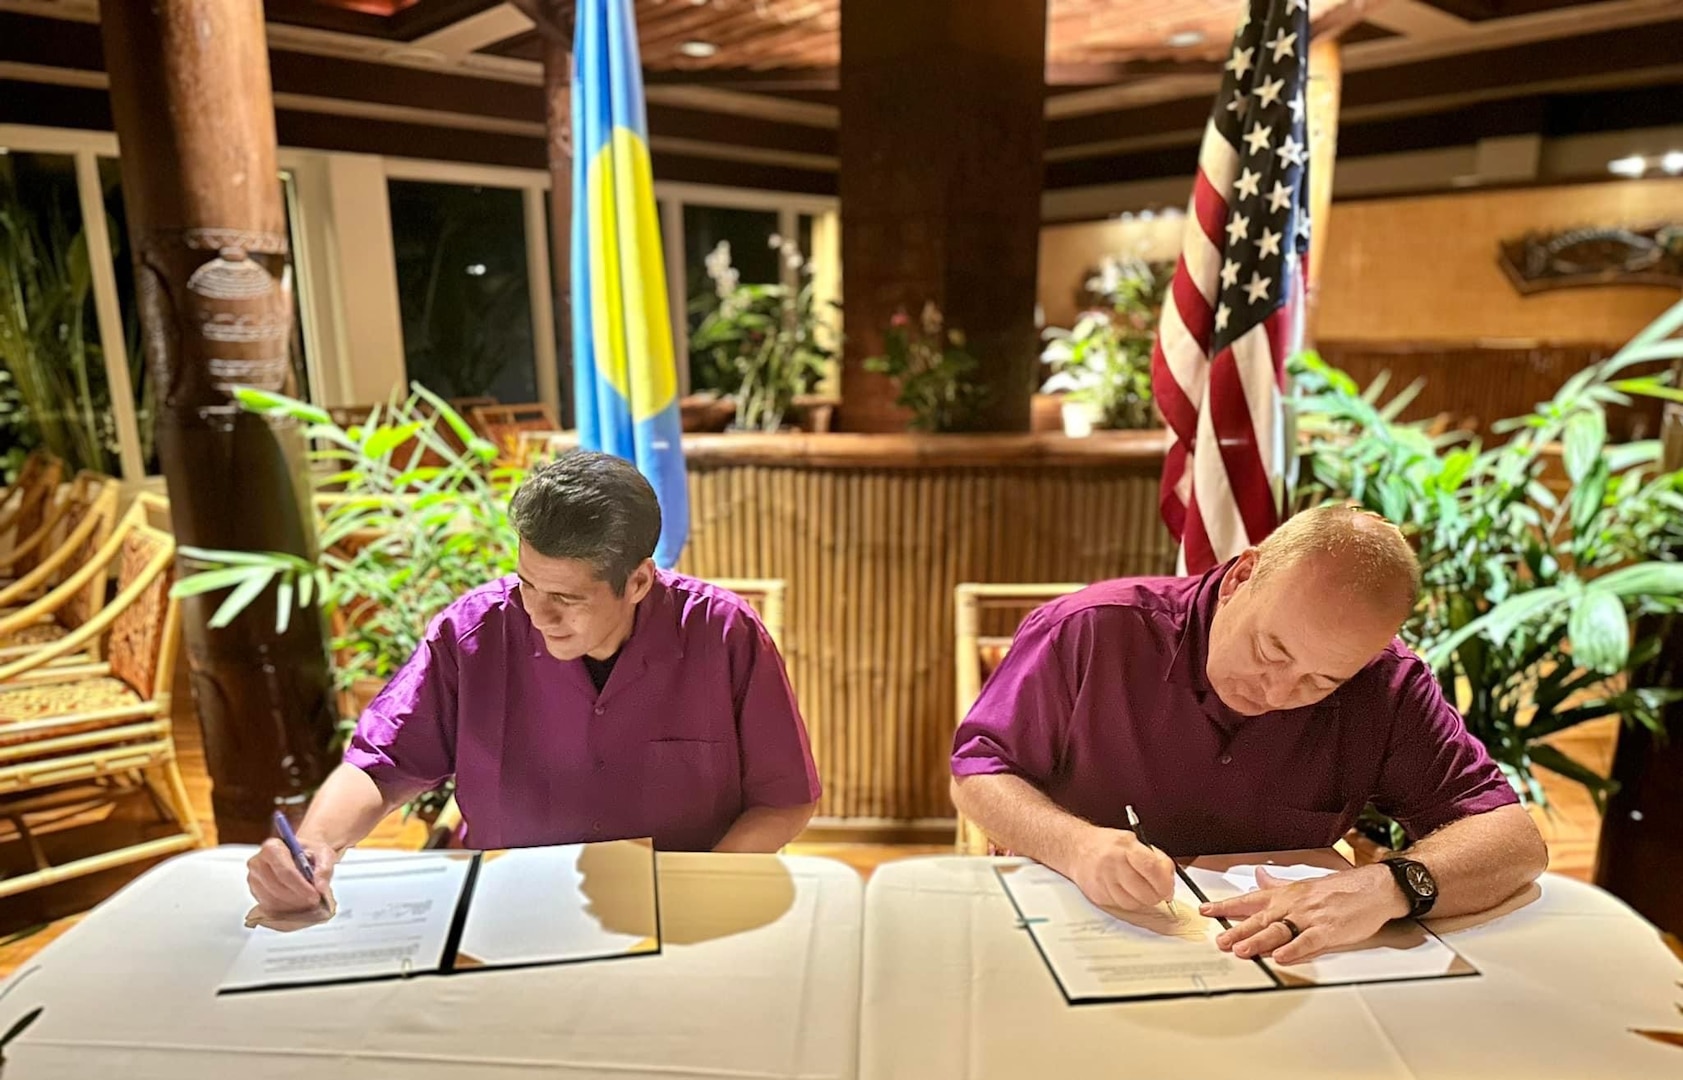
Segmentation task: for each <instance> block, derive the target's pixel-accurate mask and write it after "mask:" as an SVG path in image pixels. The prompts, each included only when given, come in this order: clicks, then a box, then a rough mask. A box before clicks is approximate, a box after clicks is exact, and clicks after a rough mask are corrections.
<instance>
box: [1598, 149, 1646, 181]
mask: <svg viewBox="0 0 1683 1080" xmlns="http://www.w3.org/2000/svg"><path fill="white" fill-rule="evenodd" d="M1647 168H1648V163H1647V162H1646V161H1644V160H1643V159H1642V157H1641V155H1639V154H1632V155H1631V156H1630V157H1622V158H1614V159H1613V160H1612V161H1609V162H1608V163H1607V171H1608V172H1610V173H1612V174H1613V175H1614V176H1631V177H1636V176H1641V175H1642V174H1643V172H1645V171H1646V170H1647Z"/></svg>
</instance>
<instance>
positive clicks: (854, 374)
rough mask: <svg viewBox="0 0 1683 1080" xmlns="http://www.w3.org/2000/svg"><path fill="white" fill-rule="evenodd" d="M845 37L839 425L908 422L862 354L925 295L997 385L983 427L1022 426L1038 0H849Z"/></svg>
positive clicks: (1040, 93)
mask: <svg viewBox="0 0 1683 1080" xmlns="http://www.w3.org/2000/svg"><path fill="white" fill-rule="evenodd" d="M841 38H842V52H841V198H842V275H843V289H842V296H843V304H844V309H843V313H844V316H845V321H846V323H847V339H846V342H845V344H844V347H843V357H842V362H843V370H842V415H841V420H842V424H843V425H844V427H846V428H847V429H849V430H853V431H885V430H899V429H901V428H903V427H904V426H905V417H904V416H903V415H902V414H901V413H900V412H899V410H897V409H896V408H895V407H894V405H893V398H894V391H893V388H892V386H891V385H890V384H889V383H888V381H887V380H886V379H885V378H883V377H881V376H877V375H872V374H870V373H868V372H866V371H865V370H864V368H863V362H864V360H865V359H866V358H867V357H870V356H874V355H879V354H881V352H882V350H883V331H884V330H885V329H886V328H887V326H888V323H889V320H890V319H891V318H892V317H893V316H894V314H895V312H896V311H897V310H900V309H904V310H905V311H906V312H907V313H908V314H910V315H911V316H912V318H914V319H916V318H917V315H918V313H919V311H920V310H921V309H922V307H923V305H924V303H925V302H926V301H934V303H935V304H936V305H937V306H938V307H940V309H941V310H942V312H943V313H944V314H945V315H946V320H947V325H948V326H949V327H955V328H958V329H961V330H963V331H964V333H965V335H966V337H967V339H968V343H969V350H970V352H971V353H972V354H973V355H975V356H976V358H977V359H978V360H979V361H980V362H981V371H980V378H981V379H982V380H983V381H985V382H986V383H987V384H988V386H989V388H990V389H991V391H992V394H991V401H990V403H989V406H988V408H987V410H986V412H985V415H984V416H983V418H982V423H981V425H980V429H981V430H991V431H1027V430H1028V427H1029V399H1030V397H1031V395H1032V394H1033V392H1034V384H1035V375H1036V373H1037V371H1038V356H1039V347H1038V346H1039V341H1038V338H1037V335H1036V333H1035V328H1034V302H1035V278H1036V272H1037V264H1038V259H1039V243H1040V191H1041V180H1042V173H1043V168H1044V163H1043V160H1042V159H1043V149H1044V142H1045V119H1044V94H1045V90H1044V86H1045V67H1046V59H1045V43H1046V0H916V2H915V3H908V2H907V0H847V3H846V4H844V5H843V7H842V25H841Z"/></svg>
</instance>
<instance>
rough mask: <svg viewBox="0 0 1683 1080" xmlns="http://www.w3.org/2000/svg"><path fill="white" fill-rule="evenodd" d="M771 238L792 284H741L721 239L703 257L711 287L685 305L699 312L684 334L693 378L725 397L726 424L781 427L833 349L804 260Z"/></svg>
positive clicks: (746, 428) (753, 428)
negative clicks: (729, 405)
mask: <svg viewBox="0 0 1683 1080" xmlns="http://www.w3.org/2000/svg"><path fill="white" fill-rule="evenodd" d="M771 242H772V245H773V246H774V247H776V248H778V251H779V255H780V257H781V258H782V259H783V260H784V261H785V262H786V263H788V265H789V268H790V269H792V270H793V271H795V273H796V275H797V277H798V280H799V285H798V287H796V288H793V289H791V288H789V287H788V286H785V285H744V284H742V281H741V275H740V274H739V273H738V272H737V270H736V269H735V267H733V266H732V265H731V251H730V244H729V243H728V242H724V241H721V242H720V243H719V245H718V246H717V247H716V248H714V249H713V251H712V253H711V254H709V255H708V256H707V259H706V265H707V275H708V277H709V278H711V279H712V281H713V292H712V294H711V295H703V296H700V297H698V298H697V299H696V300H695V301H693V302H692V303H691V305H690V311H691V313H692V314H698V315H700V316H701V322H700V324H699V325H698V326H697V327H696V330H695V331H694V333H692V334H691V335H690V366H691V372H692V374H693V376H694V380H695V383H696V385H697V386H698V387H700V388H703V389H705V390H711V391H713V392H714V393H716V394H720V395H723V396H725V397H728V398H729V399H731V401H732V402H733V403H734V405H735V410H734V413H735V416H734V421H733V422H732V425H731V426H732V427H733V428H735V429H737V430H742V431H768V432H769V431H777V430H779V429H781V428H782V427H783V426H784V423H785V421H786V420H787V419H788V418H789V417H790V413H791V409H792V408H793V406H794V404H795V399H796V398H797V397H799V396H801V395H804V394H806V393H807V392H808V391H810V390H811V389H812V388H813V387H814V386H816V385H817V384H818V382H819V380H820V379H822V378H823V377H824V374H825V372H826V371H827V370H828V368H829V365H830V363H831V361H832V360H833V359H834V356H835V354H834V351H833V350H832V349H831V348H830V346H829V345H828V344H826V342H827V340H828V332H829V330H828V326H827V324H826V322H825V320H824V319H823V318H822V315H821V313H820V311H819V308H818V305H817V304H816V303H815V301H814V297H813V288H812V274H811V267H810V266H809V265H808V263H807V261H806V259H805V258H803V257H802V255H801V253H800V250H799V249H798V248H797V247H795V245H794V244H793V242H792V241H788V240H784V239H783V238H782V237H779V236H773V237H772V238H771Z"/></svg>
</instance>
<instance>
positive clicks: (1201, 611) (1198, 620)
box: [1163, 559, 1237, 690]
mask: <svg viewBox="0 0 1683 1080" xmlns="http://www.w3.org/2000/svg"><path fill="white" fill-rule="evenodd" d="M1235 561H1237V560H1235V559H1229V560H1227V561H1226V562H1224V563H1222V564H1221V565H1220V566H1217V567H1214V568H1213V569H1210V570H1207V571H1205V572H1204V573H1203V574H1202V575H1201V576H1200V577H1199V578H1198V582H1197V584H1196V585H1194V586H1193V588H1192V598H1191V602H1190V603H1189V604H1187V607H1186V615H1185V621H1184V622H1183V623H1182V624H1181V632H1180V641H1178V642H1177V643H1176V644H1175V652H1174V655H1173V656H1172V657H1170V658H1169V667H1168V670H1167V671H1165V672H1164V673H1163V678H1164V680H1165V681H1168V680H1175V681H1185V682H1190V683H1191V684H1192V685H1193V686H1194V687H1195V688H1197V689H1199V690H1208V689H1209V688H1210V677H1209V674H1208V673H1207V672H1206V671H1205V670H1204V668H1205V664H1206V662H1207V661H1208V659H1209V655H1210V624H1211V623H1212V622H1213V621H1214V619H1215V611H1216V606H1217V604H1218V603H1219V601H1220V599H1221V581H1222V578H1224V577H1226V576H1227V570H1228V568H1229V567H1230V566H1232V565H1233V563H1234V562H1235Z"/></svg>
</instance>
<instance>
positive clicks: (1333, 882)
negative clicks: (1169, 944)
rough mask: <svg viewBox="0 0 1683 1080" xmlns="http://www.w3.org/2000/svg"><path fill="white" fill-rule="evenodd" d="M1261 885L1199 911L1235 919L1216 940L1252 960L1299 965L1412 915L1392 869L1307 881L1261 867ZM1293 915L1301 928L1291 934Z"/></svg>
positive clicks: (1371, 868)
mask: <svg viewBox="0 0 1683 1080" xmlns="http://www.w3.org/2000/svg"><path fill="white" fill-rule="evenodd" d="M1256 884H1257V889H1256V891H1255V892H1249V893H1246V894H1245V895H1243V896H1235V897H1233V898H1232V899H1229V900H1222V901H1219V902H1217V903H1214V904H1204V905H1203V906H1201V907H1200V908H1199V909H1198V910H1199V911H1200V912H1201V913H1202V914H1205V915H1213V916H1219V917H1222V918H1225V919H1228V920H1230V921H1231V922H1232V923H1233V926H1232V929H1230V930H1227V931H1224V932H1223V933H1222V934H1221V935H1220V936H1218V937H1217V938H1216V944H1217V945H1219V946H1220V947H1221V948H1222V949H1224V950H1227V951H1231V952H1232V953H1233V955H1234V956H1238V957H1241V958H1243V959H1246V960H1249V959H1251V958H1252V957H1257V956H1272V957H1273V959H1274V962H1275V963H1279V964H1298V963H1302V962H1303V961H1305V960H1312V959H1314V958H1315V957H1317V956H1319V955H1321V954H1322V953H1324V952H1327V951H1328V950H1331V949H1337V948H1341V947H1343V946H1345V945H1354V944H1355V943H1356V942H1358V941H1365V940H1367V939H1368V938H1370V937H1372V936H1373V935H1374V934H1375V933H1377V932H1378V931H1379V928H1380V927H1382V926H1384V925H1385V924H1386V923H1387V922H1389V921H1391V920H1392V919H1400V918H1402V917H1403V916H1404V915H1407V914H1408V902H1407V901H1406V900H1404V899H1403V895H1402V891H1401V890H1400V889H1398V888H1397V883H1396V880H1395V879H1394V878H1393V877H1392V876H1391V872H1390V870H1388V869H1387V868H1386V867H1383V866H1377V865H1375V866H1363V867H1360V868H1358V869H1354V870H1342V871H1340V872H1338V873H1336V874H1329V875H1327V876H1326V877H1321V878H1314V879H1312V880H1309V881H1282V880H1280V879H1278V878H1275V877H1273V876H1272V875H1270V874H1269V873H1268V871H1267V870H1264V869H1262V868H1261V867H1258V868H1257V871H1256ZM1287 919H1289V920H1291V925H1293V926H1296V927H1297V930H1298V933H1297V935H1296V937H1293V936H1292V931H1291V926H1288V925H1287V924H1286V922H1285V921H1284V920H1287Z"/></svg>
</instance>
